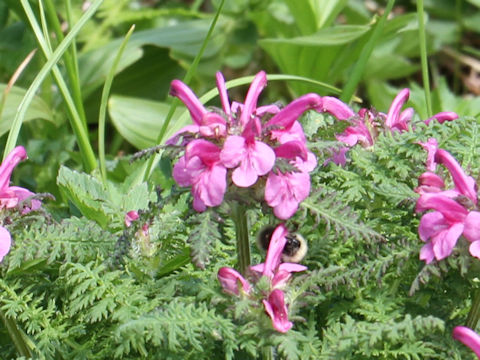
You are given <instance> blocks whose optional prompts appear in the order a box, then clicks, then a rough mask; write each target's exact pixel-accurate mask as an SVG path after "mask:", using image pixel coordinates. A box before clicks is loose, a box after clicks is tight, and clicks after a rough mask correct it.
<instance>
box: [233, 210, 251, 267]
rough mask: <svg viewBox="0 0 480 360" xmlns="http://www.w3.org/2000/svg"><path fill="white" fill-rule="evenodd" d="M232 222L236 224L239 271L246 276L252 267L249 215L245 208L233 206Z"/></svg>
mask: <svg viewBox="0 0 480 360" xmlns="http://www.w3.org/2000/svg"><path fill="white" fill-rule="evenodd" d="M232 220H233V222H234V224H235V237H236V239H237V258H238V265H237V267H238V270H239V271H240V273H241V274H242V275H245V273H246V271H247V269H248V267H249V266H250V242H249V240H248V225H247V213H246V209H245V207H244V206H242V205H240V204H238V203H236V202H235V203H233V204H232Z"/></svg>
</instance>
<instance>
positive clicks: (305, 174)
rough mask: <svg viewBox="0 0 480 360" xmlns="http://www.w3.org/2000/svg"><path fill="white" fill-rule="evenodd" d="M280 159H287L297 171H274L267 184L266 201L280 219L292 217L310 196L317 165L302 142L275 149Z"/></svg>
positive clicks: (290, 143) (312, 155)
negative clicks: (314, 170) (311, 179)
mask: <svg viewBox="0 0 480 360" xmlns="http://www.w3.org/2000/svg"><path fill="white" fill-rule="evenodd" d="M275 154H276V155H277V157H278V158H286V159H288V160H289V162H290V164H291V165H293V166H294V167H295V168H296V169H297V171H295V172H285V173H283V172H281V171H280V170H277V171H276V172H275V171H272V172H270V174H268V178H267V182H266V184H265V201H266V202H267V204H268V205H269V206H271V207H272V208H273V212H274V214H275V216H276V217H278V218H279V219H282V220H285V219H288V218H289V217H291V216H292V215H293V214H295V212H296V211H297V209H298V205H299V204H300V203H301V202H302V201H303V200H305V199H306V198H307V197H308V195H309V194H310V175H309V172H311V171H312V170H313V169H314V168H315V166H316V165H317V160H316V157H315V155H314V154H313V153H311V152H308V151H307V150H306V147H305V146H304V145H303V144H302V143H301V142H300V141H290V142H288V143H285V144H283V145H280V146H279V147H277V148H276V149H275Z"/></svg>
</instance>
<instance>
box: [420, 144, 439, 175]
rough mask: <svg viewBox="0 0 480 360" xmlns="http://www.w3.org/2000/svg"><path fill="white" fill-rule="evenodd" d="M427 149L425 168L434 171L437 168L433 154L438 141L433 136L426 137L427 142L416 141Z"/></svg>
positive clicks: (436, 148)
mask: <svg viewBox="0 0 480 360" xmlns="http://www.w3.org/2000/svg"><path fill="white" fill-rule="evenodd" d="M418 144H419V145H421V146H422V147H423V148H424V149H425V150H426V151H427V170H429V171H435V169H436V168H437V162H436V161H435V155H436V153H437V150H438V142H437V139H435V138H430V139H428V141H427V142H418Z"/></svg>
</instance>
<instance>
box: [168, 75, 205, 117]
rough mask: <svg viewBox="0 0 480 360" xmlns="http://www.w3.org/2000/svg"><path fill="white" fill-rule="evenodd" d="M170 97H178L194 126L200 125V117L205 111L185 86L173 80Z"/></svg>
mask: <svg viewBox="0 0 480 360" xmlns="http://www.w3.org/2000/svg"><path fill="white" fill-rule="evenodd" d="M170 95H172V96H176V97H178V98H179V99H180V100H181V101H182V102H183V103H184V104H185V106H186V107H187V109H188V111H190V115H191V116H192V119H193V121H194V122H195V124H197V125H201V124H202V117H203V115H204V114H205V113H207V110H206V109H205V107H204V106H203V104H202V103H201V102H200V100H198V98H197V96H196V95H195V93H194V92H193V91H192V90H191V89H190V88H189V87H188V86H187V85H186V84H184V83H183V82H182V81H180V80H173V81H172V84H171V86H170Z"/></svg>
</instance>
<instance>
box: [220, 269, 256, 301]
mask: <svg viewBox="0 0 480 360" xmlns="http://www.w3.org/2000/svg"><path fill="white" fill-rule="evenodd" d="M217 277H218V280H219V281H220V284H221V285H222V287H223V289H224V290H225V291H226V292H228V293H231V294H234V295H239V294H240V292H239V287H240V286H241V288H242V290H243V291H244V292H245V293H247V294H248V293H249V292H250V289H251V287H250V284H249V283H248V281H247V280H245V278H244V277H243V276H242V275H241V274H240V273H239V272H238V271H236V270H234V269H232V268H228V267H222V268H220V269H219V270H218V274H217Z"/></svg>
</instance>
